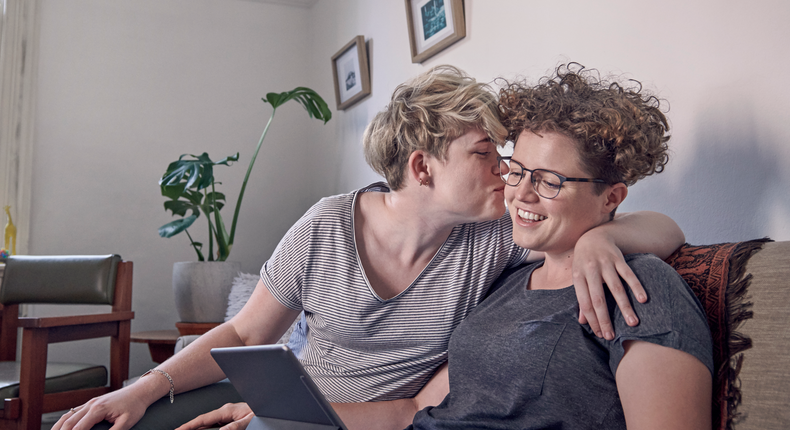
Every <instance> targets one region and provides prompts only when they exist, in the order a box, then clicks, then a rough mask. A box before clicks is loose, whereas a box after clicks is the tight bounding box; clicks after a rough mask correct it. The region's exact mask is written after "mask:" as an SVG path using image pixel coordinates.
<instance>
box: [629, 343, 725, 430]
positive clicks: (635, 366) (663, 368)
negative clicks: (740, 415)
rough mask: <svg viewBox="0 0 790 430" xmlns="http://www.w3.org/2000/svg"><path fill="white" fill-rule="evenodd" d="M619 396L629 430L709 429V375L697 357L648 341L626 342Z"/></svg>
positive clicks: (710, 388) (710, 389) (710, 393)
mask: <svg viewBox="0 0 790 430" xmlns="http://www.w3.org/2000/svg"><path fill="white" fill-rule="evenodd" d="M624 347H625V355H624V356H623V359H622V360H621V361H620V365H619V366H618V367H617V375H615V378H616V380H617V391H618V392H619V393H620V399H621V401H622V403H623V411H624V412H625V421H626V424H627V426H628V428H629V429H636V430H652V429H656V430H658V429H679V430H683V429H688V430H696V429H709V428H711V395H712V391H713V388H712V381H711V374H710V371H709V370H708V368H707V367H705V365H704V364H702V362H701V361H699V360H698V359H697V358H696V357H694V356H693V355H691V354H688V353H686V352H683V351H679V350H676V349H672V348H668V347H665V346H661V345H656V344H653V343H649V342H644V341H627V342H626V343H625V345H624Z"/></svg>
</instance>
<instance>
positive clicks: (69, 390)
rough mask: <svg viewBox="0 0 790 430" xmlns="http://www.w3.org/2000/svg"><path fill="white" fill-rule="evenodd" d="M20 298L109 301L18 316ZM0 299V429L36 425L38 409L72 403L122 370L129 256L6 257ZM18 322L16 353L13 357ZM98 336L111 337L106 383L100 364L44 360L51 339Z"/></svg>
mask: <svg viewBox="0 0 790 430" xmlns="http://www.w3.org/2000/svg"><path fill="white" fill-rule="evenodd" d="M24 303H50V304H97V305H112V311H111V312H109V313H102V314H89V315H73V316H59V317H44V318H20V317H19V305H20V304H24ZM0 304H1V305H2V308H1V309H0V312H1V313H2V318H0V320H1V321H2V326H0V399H2V404H0V430H6V429H19V430H22V429H27V430H38V429H40V428H41V414H42V413H46V412H54V411H60V410H65V409H69V408H72V407H75V406H79V405H81V404H83V403H85V402H86V401H88V400H89V399H91V398H93V397H95V396H98V395H102V394H104V393H107V392H109V391H112V390H116V389H118V388H121V387H122V385H123V381H124V380H125V379H127V378H128V376H129V336H130V331H131V320H132V318H134V312H132V310H131V305H132V262H124V261H121V258H120V256H117V255H108V256H16V257H11V258H9V259H8V261H7V262H6V268H5V273H4V276H3V280H2V284H0ZM20 327H21V328H22V352H21V361H15V358H16V344H17V328H20ZM98 337H110V338H111V340H110V344H111V345H110V378H109V383H110V385H109V386H106V384H107V370H106V369H105V368H104V366H97V365H93V364H79V363H48V362H47V347H48V344H50V343H57V342H67V341H74V340H82V339H91V338H98ZM17 381H18V382H17Z"/></svg>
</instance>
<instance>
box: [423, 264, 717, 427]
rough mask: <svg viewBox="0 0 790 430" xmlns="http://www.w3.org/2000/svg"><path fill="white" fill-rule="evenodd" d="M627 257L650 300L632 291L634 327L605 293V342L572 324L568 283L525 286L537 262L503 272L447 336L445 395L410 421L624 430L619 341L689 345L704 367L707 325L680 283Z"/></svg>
mask: <svg viewBox="0 0 790 430" xmlns="http://www.w3.org/2000/svg"><path fill="white" fill-rule="evenodd" d="M626 261H627V262H628V264H629V266H631V268H632V269H633V271H634V272H635V273H636V275H637V277H638V278H639V280H640V281H641V282H642V285H643V286H644V287H645V290H646V291H647V293H648V297H649V298H650V299H649V300H648V302H647V303H645V304H640V303H639V302H637V301H636V300H634V298H633V296H631V303H632V305H633V306H634V309H635V311H636V314H637V315H638V317H639V319H640V324H639V325H638V326H636V327H629V326H628V325H627V324H626V323H625V319H624V318H623V316H622V314H621V313H620V310H619V308H618V307H617V305H616V303H615V302H614V299H613V298H612V297H611V295H607V299H608V302H609V309H610V315H611V318H612V321H613V323H614V325H615V333H616V338H615V339H614V340H613V341H607V340H605V339H601V338H598V337H596V336H595V335H594V334H593V333H592V331H591V330H590V327H589V326H588V325H580V324H579V323H578V322H577V315H578V302H577V300H576V294H575V291H574V289H573V287H568V288H564V289H561V290H527V288H526V286H527V280H528V279H529V276H530V274H531V273H532V271H533V270H534V269H535V268H537V267H539V266H540V265H541V264H542V263H535V264H531V265H528V266H523V267H521V268H516V269H511V270H509V271H506V272H505V273H504V274H503V275H502V277H500V278H499V280H498V281H497V283H496V284H495V285H494V287H493V289H492V291H493V292H492V293H491V295H490V296H489V297H488V298H487V299H486V300H485V301H484V302H483V303H482V304H480V305H479V306H478V307H477V308H476V309H475V310H474V312H472V314H471V315H470V316H469V317H468V318H467V319H466V320H464V321H463V322H462V323H461V324H460V325H459V326H458V328H457V329H456V330H455V332H454V333H453V335H452V337H451V339H450V350H449V363H450V364H449V372H450V394H448V396H447V397H446V398H445V399H444V401H443V402H442V403H441V404H440V405H439V406H437V407H435V408H426V409H424V410H422V411H420V412H418V413H417V415H416V416H415V418H414V426H413V427H414V428H416V429H471V428H486V429H559V428H570V429H587V428H589V429H601V428H606V429H620V428H622V429H625V428H626V427H625V417H624V415H623V408H622V405H621V404H620V398H619V396H618V393H617V385H616V383H615V377H614V375H615V373H616V371H617V366H618V364H619V363H620V360H621V359H622V357H623V354H624V350H623V342H624V341H626V340H643V341H647V342H652V343H655V344H659V345H663V346H667V347H670V348H675V349H678V350H681V351H685V352H688V353H689V354H692V355H694V356H695V357H697V358H699V360H700V361H702V363H704V364H705V365H706V366H707V367H708V369H709V370H711V373H712V372H713V370H712V369H713V357H712V342H711V337H710V330H709V329H708V325H707V320H706V317H705V313H704V310H703V308H702V306H701V305H700V303H699V301H698V300H697V298H696V297H695V296H694V294H693V292H692V291H691V289H690V288H689V287H688V285H687V284H686V283H685V282H684V281H683V279H682V278H681V277H680V276H679V275H678V274H677V272H675V271H674V270H673V269H672V268H671V267H670V266H668V265H666V264H665V263H664V262H663V261H661V260H660V259H659V258H657V257H655V256H652V255H648V254H634V255H629V256H627V257H626ZM629 294H630V290H629Z"/></svg>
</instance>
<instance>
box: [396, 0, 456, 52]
mask: <svg viewBox="0 0 790 430" xmlns="http://www.w3.org/2000/svg"><path fill="white" fill-rule="evenodd" d="M406 21H407V23H408V25H409V42H410V43H411V62H412V63H422V62H423V61H425V60H427V59H429V58H431V57H433V56H434V55H436V54H437V53H438V52H440V51H441V50H443V49H445V48H447V47H448V46H450V45H452V44H453V43H455V42H457V41H459V40H461V39H463V38H464V37H465V36H466V24H465V22H464V0H406Z"/></svg>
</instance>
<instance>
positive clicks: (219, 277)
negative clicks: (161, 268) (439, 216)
mask: <svg viewBox="0 0 790 430" xmlns="http://www.w3.org/2000/svg"><path fill="white" fill-rule="evenodd" d="M239 272H241V263H239V262H236V261H184V262H180V263H173V293H174V294H175V299H176V310H177V311H178V317H179V319H180V322H191V323H218V322H223V321H225V311H226V309H227V307H228V294H230V289H231V287H232V286H233V278H235V277H236V276H238V274H239Z"/></svg>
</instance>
